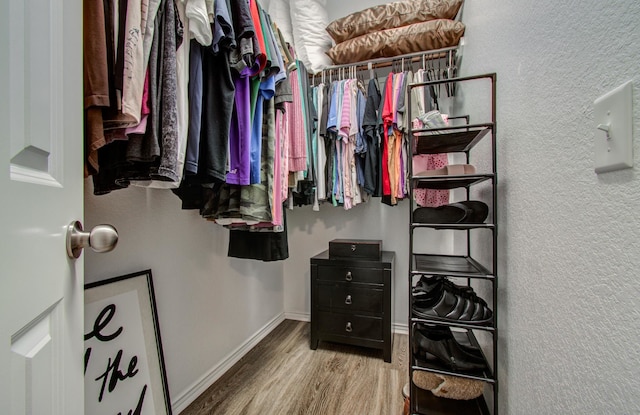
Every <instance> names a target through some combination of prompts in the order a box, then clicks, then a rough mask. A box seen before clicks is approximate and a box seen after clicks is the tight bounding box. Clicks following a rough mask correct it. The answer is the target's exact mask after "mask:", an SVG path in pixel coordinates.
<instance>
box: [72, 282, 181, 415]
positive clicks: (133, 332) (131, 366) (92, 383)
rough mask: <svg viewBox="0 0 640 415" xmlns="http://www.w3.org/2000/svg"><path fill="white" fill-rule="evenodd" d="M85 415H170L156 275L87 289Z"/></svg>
mask: <svg viewBox="0 0 640 415" xmlns="http://www.w3.org/2000/svg"><path fill="white" fill-rule="evenodd" d="M84 303H85V320H84V333H85V335H84V348H85V349H84V382H85V413H86V414H91V415H102V414H105V415H106V414H109V415H113V414H118V413H120V414H131V415H171V402H170V397H169V388H168V386H167V374H166V371H165V366H164V357H163V353H162V342H161V339H160V326H159V325H158V313H157V309H156V300H155V295H154V292H153V280H152V277H151V270H146V271H140V272H136V273H133V274H129V275H123V276H121V277H116V278H111V279H108V280H104V281H99V282H95V283H91V284H87V285H85V287H84Z"/></svg>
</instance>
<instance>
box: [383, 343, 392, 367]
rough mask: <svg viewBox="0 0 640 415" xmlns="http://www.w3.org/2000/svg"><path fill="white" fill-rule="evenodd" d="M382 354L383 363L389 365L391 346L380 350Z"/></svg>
mask: <svg viewBox="0 0 640 415" xmlns="http://www.w3.org/2000/svg"><path fill="white" fill-rule="evenodd" d="M382 354H383V357H384V361H385V362H387V363H391V346H384V349H382Z"/></svg>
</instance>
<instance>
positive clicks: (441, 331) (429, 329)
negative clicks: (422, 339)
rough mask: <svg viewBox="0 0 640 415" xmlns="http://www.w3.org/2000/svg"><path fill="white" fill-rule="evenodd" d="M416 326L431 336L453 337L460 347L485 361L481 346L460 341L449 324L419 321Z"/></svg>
mask: <svg viewBox="0 0 640 415" xmlns="http://www.w3.org/2000/svg"><path fill="white" fill-rule="evenodd" d="M416 328H417V330H419V331H421V332H422V333H429V335H430V336H431V337H436V338H442V339H445V338H448V339H453V341H454V342H456V343H457V344H458V347H460V349H462V350H464V351H465V352H467V353H469V354H470V355H472V356H475V357H477V358H479V359H482V360H483V361H484V354H483V353H482V350H481V349H480V348H479V347H475V346H472V345H471V344H465V343H460V342H459V341H458V339H456V337H455V336H454V334H453V332H452V331H451V328H450V327H448V326H441V325H436V324H422V323H418V324H416Z"/></svg>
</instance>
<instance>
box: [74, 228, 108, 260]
mask: <svg viewBox="0 0 640 415" xmlns="http://www.w3.org/2000/svg"><path fill="white" fill-rule="evenodd" d="M117 243H118V231H117V230H116V228H114V227H113V226H111V225H98V226H96V227H94V228H93V229H91V231H90V232H84V231H83V229H82V223H80V222H79V221H73V222H71V223H70V224H69V226H68V227H67V255H69V258H72V259H75V258H78V257H79V256H80V254H81V253H82V250H83V249H84V248H86V247H91V249H93V250H94V251H95V252H109V251H112V250H113V248H115V247H116V244H117Z"/></svg>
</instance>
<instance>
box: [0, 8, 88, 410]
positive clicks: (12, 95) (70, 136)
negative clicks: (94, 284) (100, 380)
mask: <svg viewBox="0 0 640 415" xmlns="http://www.w3.org/2000/svg"><path fill="white" fill-rule="evenodd" d="M82 114H83V99H82V1H81V0H0V195H1V196H0V228H1V229H2V232H1V233H0V236H1V239H2V242H0V267H1V268H0V269H1V270H2V275H1V278H0V414H3V415H5V414H12V415H13V414H47V415H48V414H59V415H80V414H82V413H83V408H84V403H83V397H84V393H83V361H82V353H83V277H84V276H83V262H82V260H81V259H80V260H76V261H74V260H71V259H69V258H68V257H67V254H66V250H65V231H66V226H67V225H69V223H70V222H71V221H72V220H81V219H82V212H83V206H82V201H83V195H82V191H83V178H82V175H83V164H82V158H83V156H82V153H83V141H82Z"/></svg>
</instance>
